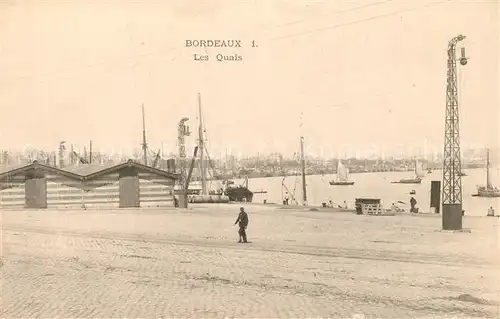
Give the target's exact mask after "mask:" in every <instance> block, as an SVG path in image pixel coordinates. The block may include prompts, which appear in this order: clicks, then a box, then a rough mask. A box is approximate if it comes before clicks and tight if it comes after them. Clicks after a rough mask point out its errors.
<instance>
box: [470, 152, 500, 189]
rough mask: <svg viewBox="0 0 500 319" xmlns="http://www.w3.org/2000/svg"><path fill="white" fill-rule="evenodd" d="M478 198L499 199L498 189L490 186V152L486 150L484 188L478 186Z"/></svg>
mask: <svg viewBox="0 0 500 319" xmlns="http://www.w3.org/2000/svg"><path fill="white" fill-rule="evenodd" d="M473 196H479V197H500V189H498V188H496V187H494V186H493V185H492V184H491V177H490V150H489V149H487V150H486V186H478V187H477V194H475V195H473Z"/></svg>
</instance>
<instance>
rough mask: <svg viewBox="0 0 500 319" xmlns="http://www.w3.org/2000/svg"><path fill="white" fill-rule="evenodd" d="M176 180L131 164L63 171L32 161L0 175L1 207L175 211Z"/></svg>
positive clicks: (96, 165)
mask: <svg viewBox="0 0 500 319" xmlns="http://www.w3.org/2000/svg"><path fill="white" fill-rule="evenodd" d="M178 178H179V175H178V174H174V173H171V172H167V171H164V170H161V169H157V168H154V167H150V166H146V165H143V164H140V163H137V162H135V161H133V160H128V161H126V162H124V163H120V164H117V165H115V164H113V165H99V164H81V165H78V166H73V167H67V168H64V169H60V168H55V167H51V166H47V165H44V164H41V163H38V162H37V161H35V162H33V163H32V164H29V165H24V166H17V167H10V168H7V169H6V168H4V169H3V170H0V206H1V207H19V206H21V207H22V206H24V207H27V208H47V207H75V206H84V207H145V206H155V207H158V206H174V202H173V188H174V183H175V181H176V180H177V179H178Z"/></svg>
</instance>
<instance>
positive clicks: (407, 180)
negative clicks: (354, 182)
mask: <svg viewBox="0 0 500 319" xmlns="http://www.w3.org/2000/svg"><path fill="white" fill-rule="evenodd" d="M424 176H425V174H424V173H423V172H422V167H421V166H420V164H419V163H418V160H415V177H414V178H403V179H401V180H399V181H394V182H391V183H393V184H421V183H422V177H424Z"/></svg>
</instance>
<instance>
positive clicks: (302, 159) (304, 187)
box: [300, 136, 307, 206]
mask: <svg viewBox="0 0 500 319" xmlns="http://www.w3.org/2000/svg"><path fill="white" fill-rule="evenodd" d="M300 165H301V166H302V195H303V197H302V200H303V201H304V206H307V190H306V161H305V159H304V137H303V136H301V137H300Z"/></svg>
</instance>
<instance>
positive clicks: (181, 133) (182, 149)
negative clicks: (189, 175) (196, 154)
mask: <svg viewBox="0 0 500 319" xmlns="http://www.w3.org/2000/svg"><path fill="white" fill-rule="evenodd" d="M188 120H189V118H187V117H183V118H182V119H181V120H180V121H179V126H178V135H177V144H178V146H179V170H180V180H179V183H180V185H181V186H182V187H184V184H185V183H186V143H185V139H184V138H185V137H186V136H190V135H191V132H190V131H189V126H187V125H185V123H186V122H187V121H188Z"/></svg>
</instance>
